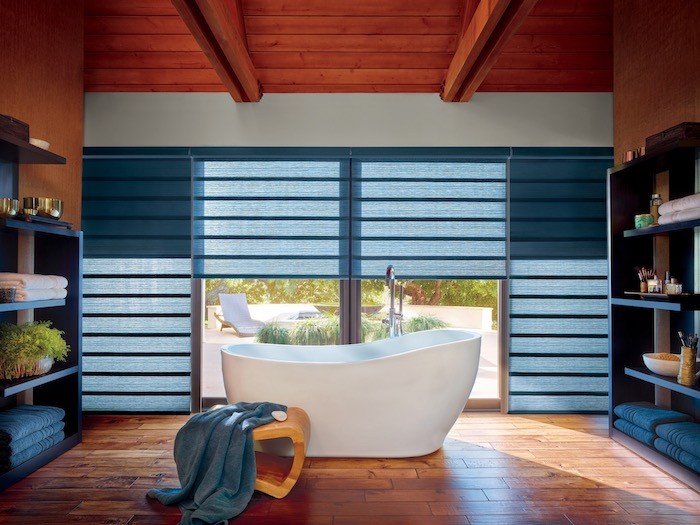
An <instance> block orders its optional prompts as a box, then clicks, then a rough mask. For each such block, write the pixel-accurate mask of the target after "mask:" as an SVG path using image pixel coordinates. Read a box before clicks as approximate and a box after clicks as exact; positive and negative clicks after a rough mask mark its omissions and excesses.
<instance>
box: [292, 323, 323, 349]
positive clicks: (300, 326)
mask: <svg viewBox="0 0 700 525" xmlns="http://www.w3.org/2000/svg"><path fill="white" fill-rule="evenodd" d="M330 338H331V334H330V333H329V326H328V322H327V321H326V320H325V319H305V320H303V321H299V322H298V323H297V324H296V326H295V327H294V329H293V330H292V333H291V334H290V336H289V342H290V343H291V344H293V345H326V344H329V340H330Z"/></svg>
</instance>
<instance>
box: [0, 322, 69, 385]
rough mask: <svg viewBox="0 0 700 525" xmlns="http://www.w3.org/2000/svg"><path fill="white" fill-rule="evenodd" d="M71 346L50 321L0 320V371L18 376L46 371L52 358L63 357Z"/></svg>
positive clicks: (12, 376)
mask: <svg viewBox="0 0 700 525" xmlns="http://www.w3.org/2000/svg"><path fill="white" fill-rule="evenodd" d="M69 350H70V347H69V346H68V345H67V344H66V341H65V340H64V339H63V332H62V331H61V330H58V329H56V328H52V327H51V321H35V322H31V323H25V324H23V325H14V324H9V323H2V324H0V375H2V378H3V379H17V378H20V377H28V376H34V375H39V374H45V373H46V372H48V371H49V370H50V369H51V366H52V365H53V363H54V361H65V360H66V356H67V355H68V351H69Z"/></svg>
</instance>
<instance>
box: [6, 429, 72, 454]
mask: <svg viewBox="0 0 700 525" xmlns="http://www.w3.org/2000/svg"><path fill="white" fill-rule="evenodd" d="M65 425H66V424H65V423H64V422H63V421H59V422H58V423H54V424H53V425H49V426H48V427H44V428H42V429H40V430H37V431H36V432H32V433H31V434H29V435H28V436H24V437H23V438H19V439H13V440H12V441H10V442H9V443H7V444H4V445H0V457H8V456H12V455H14V454H18V453H19V452H22V451H23V450H26V449H28V448H29V447H31V446H32V445H34V444H36V443H39V442H40V441H41V440H42V439H46V438H47V437H49V436H52V435H54V434H55V433H57V432H60V431H61V430H63V427H64V426H65Z"/></svg>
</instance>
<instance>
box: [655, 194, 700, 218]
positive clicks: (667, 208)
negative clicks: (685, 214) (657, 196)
mask: <svg viewBox="0 0 700 525" xmlns="http://www.w3.org/2000/svg"><path fill="white" fill-rule="evenodd" d="M691 208H700V193H696V194H694V195H688V196H687V197H681V198H680V199H673V200H671V201H668V202H664V203H663V204H662V205H661V206H659V215H668V214H669V213H673V212H675V211H682V210H689V209H691ZM683 220H688V219H683Z"/></svg>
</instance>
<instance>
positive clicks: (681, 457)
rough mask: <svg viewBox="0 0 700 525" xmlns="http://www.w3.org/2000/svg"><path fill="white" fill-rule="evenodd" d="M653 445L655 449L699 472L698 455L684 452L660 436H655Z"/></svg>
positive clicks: (699, 459)
mask: <svg viewBox="0 0 700 525" xmlns="http://www.w3.org/2000/svg"><path fill="white" fill-rule="evenodd" d="M654 447H656V450H658V451H660V452H663V453H664V454H666V455H667V456H669V457H671V458H673V459H675V460H676V461H678V462H679V463H682V464H683V465H685V466H686V467H688V468H690V469H692V470H694V471H695V472H697V473H699V474H700V457H698V456H696V455H694V454H691V453H690V452H686V451H685V450H683V449H682V448H680V447H677V446H676V445H674V444H673V443H669V442H668V441H666V440H665V439H661V438H656V440H655V441H654Z"/></svg>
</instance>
